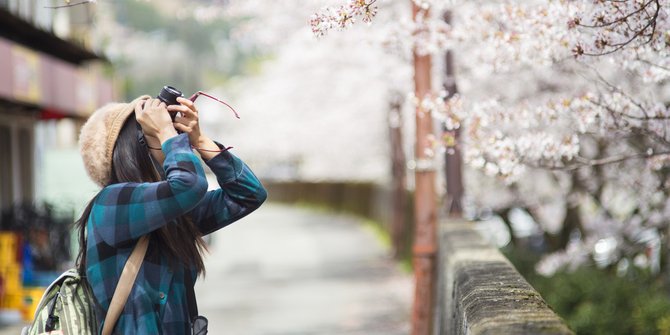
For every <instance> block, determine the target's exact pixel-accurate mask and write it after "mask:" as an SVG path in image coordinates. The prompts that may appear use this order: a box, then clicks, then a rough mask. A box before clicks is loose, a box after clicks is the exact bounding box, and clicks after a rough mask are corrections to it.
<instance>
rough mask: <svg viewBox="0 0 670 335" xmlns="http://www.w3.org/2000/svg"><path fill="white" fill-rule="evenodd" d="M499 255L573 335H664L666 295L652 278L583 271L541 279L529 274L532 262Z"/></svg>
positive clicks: (525, 256)
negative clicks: (557, 315)
mask: <svg viewBox="0 0 670 335" xmlns="http://www.w3.org/2000/svg"><path fill="white" fill-rule="evenodd" d="M504 252H505V253H506V255H507V256H508V258H509V259H510V260H511V261H512V262H513V263H514V264H515V266H516V267H517V269H519V271H520V272H521V273H522V275H524V277H525V278H526V279H527V280H528V282H529V283H530V284H531V285H533V286H534V287H535V288H536V289H537V290H538V292H540V294H541V295H542V297H543V298H544V299H545V301H546V302H547V304H549V306H551V307H552V308H553V309H554V310H555V311H556V313H558V314H559V315H560V316H561V317H563V318H564V319H565V320H566V322H567V323H568V325H569V326H570V327H571V328H572V329H573V330H574V331H575V332H576V333H577V334H595V335H597V334H603V335H605V334H607V335H616V334H622V335H624V334H625V335H629V334H635V335H647V334H670V290H669V289H668V287H667V285H665V284H664V282H663V281H662V280H661V279H659V278H658V277H657V276H652V275H651V274H649V273H648V272H645V271H638V270H633V271H631V272H630V273H629V274H628V275H627V276H626V277H620V276H617V274H616V273H615V272H614V271H613V270H610V269H597V268H594V267H589V266H586V267H582V268H579V269H578V270H576V271H574V272H560V273H557V274H556V275H554V276H553V277H550V278H547V277H543V276H540V275H538V274H536V273H535V271H534V270H533V264H534V263H535V262H536V261H537V259H538V256H536V255H531V254H530V253H529V252H527V251H526V252H523V251H520V250H513V249H508V250H504Z"/></svg>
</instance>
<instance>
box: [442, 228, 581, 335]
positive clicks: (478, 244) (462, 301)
mask: <svg viewBox="0 0 670 335" xmlns="http://www.w3.org/2000/svg"><path fill="white" fill-rule="evenodd" d="M439 239H440V241H439V244H440V252H439V255H438V276H439V280H438V287H437V292H438V300H437V313H436V334H441V335H442V334H449V335H453V334H495V335H501V334H542V335H545V334H573V332H572V331H570V330H569V329H568V327H567V326H566V325H565V323H564V322H563V320H561V318H560V317H558V316H557V315H556V314H555V313H554V312H553V311H552V310H551V309H550V308H549V307H548V306H547V304H546V303H545V302H544V300H542V297H541V296H540V295H539V294H538V293H537V292H536V291H535V289H533V288H532V287H531V286H530V285H529V284H528V282H526V280H525V279H524V278H523V277H521V275H520V274H519V273H518V272H517V271H516V269H515V268H514V266H512V264H510V263H509V261H508V260H507V259H506V258H505V257H504V256H503V255H502V254H501V253H500V252H499V251H498V249H496V248H494V247H492V246H490V245H489V244H488V243H487V242H486V241H484V239H482V237H481V236H480V235H479V233H477V232H476V231H475V230H474V229H473V227H472V224H471V223H468V222H453V221H452V222H445V223H442V224H441V225H440V233H439Z"/></svg>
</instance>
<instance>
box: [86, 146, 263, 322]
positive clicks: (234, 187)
mask: <svg viewBox="0 0 670 335" xmlns="http://www.w3.org/2000/svg"><path fill="white" fill-rule="evenodd" d="M162 148H163V152H164V153H165V161H164V163H163V167H164V169H165V173H166V180H164V181H160V182H155V183H119V184H114V185H109V186H107V187H105V188H104V189H103V190H102V191H101V192H100V193H99V195H98V196H97V197H96V199H95V201H94V205H93V208H92V210H91V215H90V216H89V219H88V222H87V230H88V233H87V235H88V243H87V260H86V275H87V277H88V281H89V283H90V285H91V288H92V290H93V294H94V296H95V298H96V300H97V314H98V316H99V319H100V320H102V319H103V318H104V315H105V314H106V312H107V309H108V308H109V304H110V302H111V299H112V295H113V294H114V290H115V288H116V285H117V281H118V279H119V276H120V274H121V271H122V270H123V267H124V265H125V263H126V260H127V259H128V257H129V256H130V253H131V252H132V250H133V248H134V246H135V244H136V242H137V240H138V239H139V238H140V237H141V236H143V235H146V234H148V233H151V232H152V231H154V230H156V229H158V228H160V227H162V226H164V225H166V224H170V223H172V224H174V223H173V220H174V219H175V218H177V217H178V216H181V215H184V214H189V215H191V217H192V219H193V222H194V223H195V224H196V226H197V227H198V229H199V230H200V231H201V232H202V234H203V235H206V234H209V233H212V232H214V231H216V230H218V229H221V228H223V227H225V226H226V225H228V224H230V223H232V222H234V221H236V220H238V219H240V218H242V217H243V216H245V215H247V214H249V213H251V212H252V211H254V210H255V209H256V208H258V207H259V206H260V205H261V204H262V203H263V201H265V199H266V197H267V194H266V192H265V189H264V188H263V186H262V185H261V183H260V182H259V180H258V179H257V178H256V176H254V174H253V172H251V170H250V169H249V168H248V167H247V166H246V164H244V163H243V162H242V161H241V160H240V159H239V158H237V157H235V156H233V155H232V154H231V153H229V152H222V153H220V154H218V155H217V156H215V157H214V158H212V159H211V160H209V161H207V162H206V164H207V165H208V166H209V167H210V169H211V170H212V172H214V174H215V175H216V177H217V181H218V183H219V185H220V186H221V188H220V189H217V190H214V191H209V192H207V187H208V185H207V180H206V179H205V173H204V171H203V169H202V166H201V164H200V161H199V160H198V158H197V157H196V155H195V154H194V153H193V152H192V151H191V148H190V143H189V140H188V137H187V134H181V135H178V136H176V137H174V138H171V139H169V140H167V141H165V143H163V146H162ZM185 276H192V278H193V281H192V282H195V277H196V272H195V270H194V269H185V268H184V269H181V270H173V269H171V268H170V266H169V264H168V259H167V257H166V256H165V255H164V254H162V253H161V252H160V251H159V250H158V249H157V248H156V243H155V242H154V241H153V239H151V240H150V242H149V249H148V250H147V254H146V256H145V259H144V262H143V263H142V267H141V268H140V271H139V273H138V275H137V279H136V281H135V284H134V286H133V289H132V291H131V292H130V296H129V297H128V302H127V303H126V305H125V307H124V309H123V313H122V314H121V317H120V318H119V320H118V322H117V324H116V327H115V328H114V333H115V334H188V333H189V332H190V330H189V327H190V321H189V317H188V315H189V314H188V304H187V299H186V287H185V284H184V282H185V280H184V279H185V278H186V277H185ZM100 330H102V325H101V328H100Z"/></svg>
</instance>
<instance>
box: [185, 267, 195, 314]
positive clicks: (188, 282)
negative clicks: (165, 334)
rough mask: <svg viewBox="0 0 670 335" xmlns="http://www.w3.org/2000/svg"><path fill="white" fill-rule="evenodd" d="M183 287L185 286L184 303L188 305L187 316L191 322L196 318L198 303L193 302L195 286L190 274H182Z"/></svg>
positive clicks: (187, 272) (186, 272) (188, 272)
mask: <svg viewBox="0 0 670 335" xmlns="http://www.w3.org/2000/svg"><path fill="white" fill-rule="evenodd" d="M184 286H186V301H187V303H188V314H189V319H190V321H191V322H193V320H195V318H196V317H198V302H197V301H196V300H195V284H194V283H193V278H191V272H190V271H189V270H188V269H186V271H185V272H184Z"/></svg>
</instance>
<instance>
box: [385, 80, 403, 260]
mask: <svg viewBox="0 0 670 335" xmlns="http://www.w3.org/2000/svg"><path fill="white" fill-rule="evenodd" d="M402 103H403V96H402V94H400V93H399V92H393V94H392V96H391V102H390V104H389V120H388V122H389V135H390V140H391V175H392V178H393V180H392V181H391V182H392V196H391V208H392V210H393V214H392V215H393V217H392V218H391V238H392V240H393V253H394V257H395V258H397V259H399V258H400V257H401V256H402V252H403V251H404V250H405V248H406V247H405V245H406V241H407V240H406V239H405V236H406V235H407V234H406V230H407V224H406V220H405V218H406V217H407V216H406V215H405V214H406V211H407V172H406V169H407V164H406V157H405V150H404V147H403V138H402V113H401V110H402Z"/></svg>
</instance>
